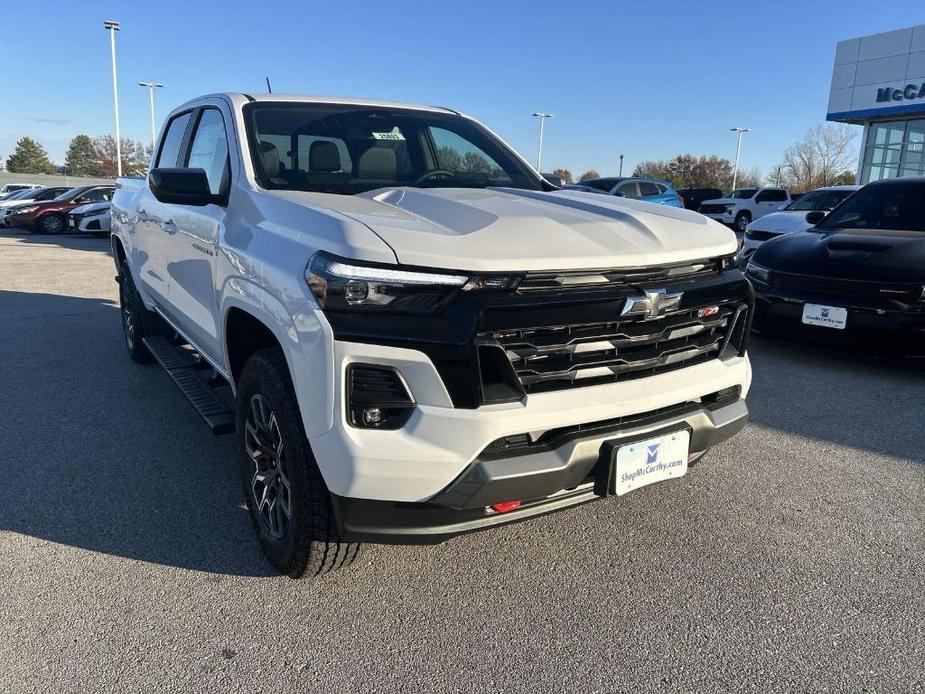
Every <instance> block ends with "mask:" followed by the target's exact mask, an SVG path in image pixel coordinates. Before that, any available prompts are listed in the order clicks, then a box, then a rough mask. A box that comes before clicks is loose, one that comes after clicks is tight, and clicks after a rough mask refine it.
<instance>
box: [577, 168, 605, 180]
mask: <svg viewBox="0 0 925 694" xmlns="http://www.w3.org/2000/svg"><path fill="white" fill-rule="evenodd" d="M600 177H601V175H600V174H599V173H598V172H597V171H595V170H594V169H588V170H587V171H585V172H584V173H583V174H581V176H579V177H578V182H579V183H581V182H582V181H590V180H591V179H592V178H600Z"/></svg>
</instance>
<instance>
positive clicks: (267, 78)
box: [264, 77, 273, 94]
mask: <svg viewBox="0 0 925 694" xmlns="http://www.w3.org/2000/svg"><path fill="white" fill-rule="evenodd" d="M264 79H266V81H267V91H268V92H269V93H270V94H272V93H273V88H272V87H271V86H270V78H269V77H265V78H264Z"/></svg>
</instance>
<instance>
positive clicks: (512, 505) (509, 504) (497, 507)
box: [490, 501, 520, 513]
mask: <svg viewBox="0 0 925 694" xmlns="http://www.w3.org/2000/svg"><path fill="white" fill-rule="evenodd" d="M490 508H491V510H492V511H497V512H498V513H507V512H508V511H513V510H514V509H517V508H520V501H502V502H501V503H500V504H492V505H491V506H490Z"/></svg>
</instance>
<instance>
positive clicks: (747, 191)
mask: <svg viewBox="0 0 925 694" xmlns="http://www.w3.org/2000/svg"><path fill="white" fill-rule="evenodd" d="M757 192H758V189H757V188H737V189H736V190H734V191H732V192H731V193H729V195H727V196H726V197H727V198H732V199H733V200H748V199H749V198H751V197H754V195H755V193H757Z"/></svg>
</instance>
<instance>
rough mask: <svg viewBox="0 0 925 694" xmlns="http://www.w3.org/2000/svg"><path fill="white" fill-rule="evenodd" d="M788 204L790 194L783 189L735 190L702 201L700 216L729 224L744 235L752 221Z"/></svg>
mask: <svg viewBox="0 0 925 694" xmlns="http://www.w3.org/2000/svg"><path fill="white" fill-rule="evenodd" d="M789 204H790V193H789V192H787V191H786V190H784V189H783V188H736V189H735V190H734V191H732V192H731V193H729V194H728V195H726V196H725V197H722V198H717V199H715V200H704V201H703V202H702V203H701V204H700V214H703V215H706V216H707V217H709V218H710V219H715V220H716V221H717V222H722V223H723V224H731V225H732V226H733V227H735V230H736V231H738V232H739V233H740V234H744V233H745V229H746V228H747V227H748V225H749V224H751V223H752V222H753V221H755V220H756V219H759V218H761V217H764V216H765V215H766V214H771V213H772V212H777V210H779V209H782V208H783V207H786V206H787V205H789Z"/></svg>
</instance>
